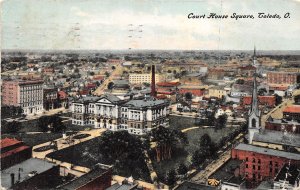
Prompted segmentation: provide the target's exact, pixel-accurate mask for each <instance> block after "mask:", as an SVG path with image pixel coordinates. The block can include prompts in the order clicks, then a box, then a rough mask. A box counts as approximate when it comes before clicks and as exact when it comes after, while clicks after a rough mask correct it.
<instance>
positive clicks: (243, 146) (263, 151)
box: [234, 143, 300, 160]
mask: <svg viewBox="0 0 300 190" xmlns="http://www.w3.org/2000/svg"><path fill="white" fill-rule="evenodd" d="M234 149H236V150H244V151H250V152H255V153H259V154H265V155H270V156H278V157H282V158H287V159H291V160H300V154H295V153H290V152H285V151H279V150H275V149H269V148H263V147H258V146H254V145H250V144H243V143H241V144H239V145H238V146H237V147H235V148H234Z"/></svg>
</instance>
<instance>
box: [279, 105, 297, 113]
mask: <svg viewBox="0 0 300 190" xmlns="http://www.w3.org/2000/svg"><path fill="white" fill-rule="evenodd" d="M283 112H288V113H300V105H292V106H287V107H286V108H285V109H284V110H283Z"/></svg>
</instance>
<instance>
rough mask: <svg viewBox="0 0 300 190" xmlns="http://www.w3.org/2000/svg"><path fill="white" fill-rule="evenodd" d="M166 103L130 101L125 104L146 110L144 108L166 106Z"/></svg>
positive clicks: (148, 100)
mask: <svg viewBox="0 0 300 190" xmlns="http://www.w3.org/2000/svg"><path fill="white" fill-rule="evenodd" d="M165 103H166V101H164V100H157V99H144V100H130V101H129V102H127V103H125V104H124V105H125V106H128V107H134V108H144V107H152V106H157V105H161V104H165Z"/></svg>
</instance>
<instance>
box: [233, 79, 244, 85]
mask: <svg viewBox="0 0 300 190" xmlns="http://www.w3.org/2000/svg"><path fill="white" fill-rule="evenodd" d="M235 83H236V84H244V83H245V81H244V80H243V79H238V80H236V81H235Z"/></svg>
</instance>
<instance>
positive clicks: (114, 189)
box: [106, 183, 137, 190]
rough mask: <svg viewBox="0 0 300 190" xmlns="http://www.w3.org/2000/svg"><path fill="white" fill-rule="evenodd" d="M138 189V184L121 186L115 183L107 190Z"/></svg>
mask: <svg viewBox="0 0 300 190" xmlns="http://www.w3.org/2000/svg"><path fill="white" fill-rule="evenodd" d="M133 189H137V184H119V183H115V184H113V185H112V186H110V187H109V188H107V189H106V190H133Z"/></svg>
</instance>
